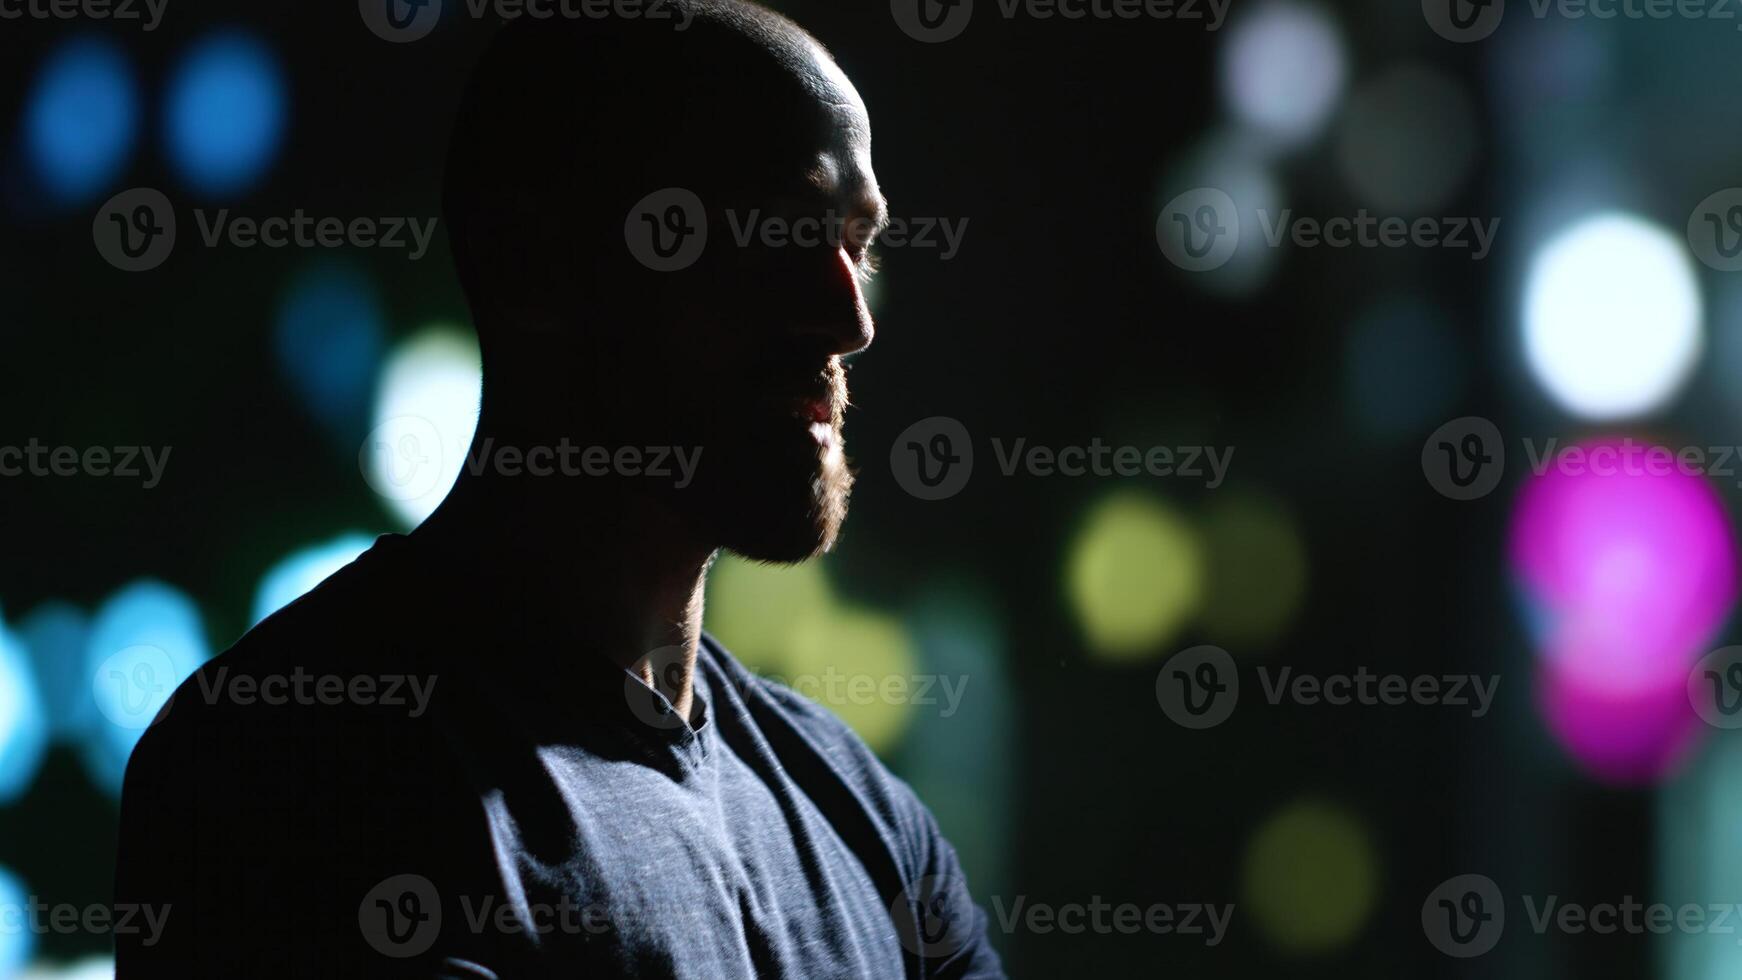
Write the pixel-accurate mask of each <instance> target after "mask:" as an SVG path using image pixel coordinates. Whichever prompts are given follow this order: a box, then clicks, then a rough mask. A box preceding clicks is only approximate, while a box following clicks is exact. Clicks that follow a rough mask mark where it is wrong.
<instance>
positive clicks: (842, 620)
mask: <svg viewBox="0 0 1742 980" xmlns="http://www.w3.org/2000/svg"><path fill="white" fill-rule="evenodd" d="M783 660H784V669H783V671H782V676H781V679H782V680H783V681H785V682H786V683H787V684H788V685H789V686H791V687H792V688H793V689H794V690H797V691H798V692H799V693H800V694H804V695H806V696H807V697H809V698H811V700H813V701H816V702H817V703H818V704H821V705H824V706H825V707H827V708H829V709H830V710H832V711H833V712H834V713H835V714H836V715H838V716H839V717H840V719H841V720H842V721H844V722H846V723H847V724H848V725H849V726H850V727H851V728H852V729H853V730H854V731H855V732H857V733H858V734H859V737H860V738H862V739H864V740H865V744H866V745H869V746H870V747H871V749H872V750H873V751H875V752H877V753H879V754H883V753H887V752H889V751H890V750H892V749H894V748H895V746H896V745H898V744H899V743H900V741H901V737H902V735H903V734H905V733H906V731H907V726H908V723H909V721H910V720H911V718H912V712H913V699H912V693H913V685H914V683H915V680H914V679H915V677H916V676H917V675H918V673H919V658H918V656H917V655H916V653H915V652H914V645H913V639H912V637H910V636H908V633H907V627H906V626H904V625H903V624H902V622H901V620H900V619H899V618H898V617H895V616H890V615H887V614H884V613H880V612H876V611H874V610H871V609H864V608H857V607H829V606H822V607H812V608H810V609H807V610H806V611H805V614H804V615H803V617H802V618H800V619H799V620H798V622H797V623H795V624H794V626H793V635H792V645H791V646H790V647H789V648H788V650H787V654H786V656H785V657H784V658H783Z"/></svg>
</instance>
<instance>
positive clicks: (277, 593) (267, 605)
mask: <svg viewBox="0 0 1742 980" xmlns="http://www.w3.org/2000/svg"><path fill="white" fill-rule="evenodd" d="M374 543H375V539H374V538H373V537H371V536H370V535H367V534H363V533H361V532H358V531H352V532H350V533H347V534H342V535H340V536H338V537H336V538H334V539H332V540H331V541H324V542H322V543H320V544H314V545H310V546H308V547H306V548H302V549H299V550H297V551H294V552H292V553H291V554H289V555H286V556H285V557H284V558H282V559H280V560H279V562H278V563H277V564H275V565H273V566H272V567H271V568H270V569H268V570H267V572H266V574H265V575H264V576H262V577H261V579H260V586H259V588H257V589H256V590H255V591H254V622H256V623H258V622H260V621H261V620H263V619H265V618H266V617H268V616H270V615H272V614H273V613H275V612H277V611H278V610H280V609H283V608H284V607H285V606H288V605H290V604H291V603H292V602H295V601H296V600H297V599H298V598H300V597H301V596H302V594H303V593H305V592H307V591H308V590H310V589H312V588H314V587H315V586H317V585H319V584H321V582H323V581H325V580H326V578H327V577H328V576H330V575H332V574H333V573H334V572H336V571H338V570H339V569H341V568H344V567H345V566H346V565H349V564H350V563H351V562H352V560H354V559H355V558H356V557H357V556H358V555H361V554H362V553H363V552H365V551H368V550H369V546H370V545H372V544H374Z"/></svg>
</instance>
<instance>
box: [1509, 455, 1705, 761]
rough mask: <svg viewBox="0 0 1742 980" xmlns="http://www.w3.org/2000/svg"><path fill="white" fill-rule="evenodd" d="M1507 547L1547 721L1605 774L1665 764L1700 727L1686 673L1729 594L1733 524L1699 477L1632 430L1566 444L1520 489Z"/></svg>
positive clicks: (1676, 758)
mask: <svg viewBox="0 0 1742 980" xmlns="http://www.w3.org/2000/svg"><path fill="white" fill-rule="evenodd" d="M1510 551H1511V560H1512V564H1513V568H1514V571H1515V573H1516V574H1517V576H1518V579H1519V583H1520V586H1521V589H1522V592H1523V595H1524V600H1525V603H1526V604H1527V606H1528V607H1529V608H1528V619H1529V620H1530V622H1531V625H1532V628H1533V630H1534V632H1535V634H1536V635H1535V637H1534V639H1535V641H1536V644H1537V650H1538V653H1540V654H1541V655H1542V657H1543V663H1542V665H1541V667H1540V669H1539V672H1538V677H1537V685H1538V686H1537V694H1538V698H1537V700H1538V706H1539V708H1540V709H1541V711H1542V713H1543V717H1544V720H1545V722H1546V724H1547V725H1548V727H1549V730H1550V731H1551V732H1553V733H1554V735H1555V737H1556V739H1557V740H1558V741H1560V743H1561V744H1562V745H1563V746H1564V747H1565V748H1566V749H1567V750H1568V751H1569V752H1570V753H1571V754H1572V755H1573V756H1574V758H1576V759H1577V760H1578V761H1579V762H1580V763H1581V764H1582V765H1583V766H1584V767H1585V768H1586V769H1587V770H1589V771H1590V772H1592V773H1593V774H1594V775H1596V776H1598V777H1599V778H1601V779H1604V780H1605V781H1610V782H1621V783H1638V782H1643V781H1649V780H1651V779H1655V778H1659V777H1661V776H1662V775H1664V774H1666V773H1667V772H1668V771H1670V770H1671V769H1673V768H1674V766H1675V764H1676V763H1677V762H1678V761H1679V760H1680V759H1681V758H1683V757H1684V756H1685V754H1686V752H1687V750H1688V748H1689V747H1690V746H1691V745H1692V743H1693V740H1694V739H1695V738H1696V737H1697V735H1698V734H1699V732H1700V730H1701V729H1700V723H1699V719H1698V718H1697V716H1695V715H1694V713H1693V711H1692V708H1691V706H1690V705H1689V704H1688V701H1687V697H1686V694H1685V691H1686V683H1687V676H1688V671H1689V670H1690V669H1691V668H1692V667H1693V665H1694V663H1695V662H1696V661H1697V660H1698V659H1699V657H1700V656H1701V654H1703V653H1704V652H1705V651H1706V646H1707V645H1708V644H1709V643H1710V642H1711V641H1712V639H1713V637H1714V636H1715V634H1716V633H1717V631H1718V629H1719V627H1721V626H1722V625H1723V623H1724V620H1725V619H1726V618H1727V617H1728V615H1729V613H1730V609H1731V607H1732V606H1733V605H1734V604H1735V601H1736V593H1737V556H1736V548H1735V543H1734V541H1733V538H1732V534H1731V528H1730V521H1729V518H1728V517H1727V515H1726V514H1725V512H1724V507H1723V504H1722V502H1721V501H1720V500H1719V499H1718V495H1717V494H1716V492H1714V491H1713V489H1712V487H1711V486H1710V485H1709V484H1708V483H1707V482H1706V479H1705V477H1704V476H1702V475H1701V474H1699V473H1698V472H1695V471H1694V470H1693V469H1692V468H1691V467H1689V466H1686V465H1681V464H1678V462H1677V460H1676V458H1675V456H1674V454H1673V453H1672V452H1671V451H1670V450H1667V449H1664V448H1663V447H1654V446H1650V445H1649V444H1646V443H1641V442H1638V441H1635V440H1633V439H1623V438H1613V439H1603V440H1596V441H1591V442H1585V443H1581V444H1578V445H1576V446H1569V447H1566V448H1565V449H1563V450H1561V451H1560V452H1559V453H1557V454H1556V456H1555V457H1554V459H1553V461H1552V462H1551V463H1550V465H1549V466H1548V467H1547V468H1546V469H1545V470H1544V471H1543V472H1541V473H1539V474H1537V475H1535V476H1533V477H1532V478H1531V479H1530V481H1529V482H1528V483H1527V484H1526V485H1525V488H1524V491H1523V493H1522V494H1521V495H1520V498H1519V501H1518V506H1517V509H1516V511H1515V512H1514V515H1513V523H1512V532H1511V548H1510Z"/></svg>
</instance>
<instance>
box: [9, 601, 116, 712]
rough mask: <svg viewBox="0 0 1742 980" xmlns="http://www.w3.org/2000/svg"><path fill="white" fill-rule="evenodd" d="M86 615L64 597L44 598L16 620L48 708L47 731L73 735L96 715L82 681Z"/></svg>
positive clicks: (45, 707) (88, 633) (88, 629)
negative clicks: (54, 599) (43, 601)
mask: <svg viewBox="0 0 1742 980" xmlns="http://www.w3.org/2000/svg"><path fill="white" fill-rule="evenodd" d="M89 635H90V621H89V620H88V619H86V617H85V614H84V613H83V612H82V611H81V610H80V609H79V608H78V607H77V606H74V605H73V604H71V603H68V602H45V603H43V604H42V605H40V606H37V607H36V608H35V609H32V610H31V611H30V614H29V615H27V616H25V617H24V618H23V619H21V620H19V621H18V637H19V639H20V640H21V641H22V642H23V644H24V650H25V654H26V655H27V656H28V657H29V658H30V666H31V668H32V669H33V670H34V671H35V672H36V683H37V686H38V688H39V689H40V690H41V691H42V703H43V708H44V710H45V711H46V713H47V714H48V724H49V734H50V735H52V736H53V737H55V738H65V739H77V738H78V737H79V736H80V735H82V734H83V733H85V732H87V731H89V729H90V726H91V724H92V722H93V721H94V720H95V719H96V717H97V708H96V705H94V704H92V703H91V692H90V686H89V685H88V684H87V683H85V641H86V639H87V638H88V637H89Z"/></svg>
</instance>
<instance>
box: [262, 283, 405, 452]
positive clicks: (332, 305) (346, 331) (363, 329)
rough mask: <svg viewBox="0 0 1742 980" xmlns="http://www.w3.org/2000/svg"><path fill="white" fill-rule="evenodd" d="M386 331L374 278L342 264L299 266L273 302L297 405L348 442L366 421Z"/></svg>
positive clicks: (281, 362) (281, 355)
mask: <svg viewBox="0 0 1742 980" xmlns="http://www.w3.org/2000/svg"><path fill="white" fill-rule="evenodd" d="M386 332H387V330H386V317H385V315H384V314H383V313H382V309H381V298H380V296H379V295H377V293H376V290H375V287H374V284H373V283H371V282H370V281H369V279H368V278H367V277H366V276H364V275H363V273H362V272H361V271H359V270H357V269H356V268H354V267H352V266H349V265H338V264H325V263H323V264H320V265H317V266H313V267H310V268H307V269H305V270H303V271H302V272H301V273H300V274H299V275H298V276H297V277H296V279H295V280H294V281H293V282H292V283H291V285H290V288H289V289H288V290H287V291H286V294H285V297H284V300H283V302H282V303H281V304H280V306H279V308H278V322H277V328H276V330H275V331H274V334H273V341H274V345H275V347H276V349H277V354H278V366H279V369H280V371H281V372H282V373H283V375H284V378H285V380H286V381H287V382H289V384H290V386H291V387H292V388H293V389H294V390H295V391H296V393H297V395H298V396H300V398H299V400H300V401H301V403H302V405H303V406H304V407H305V408H306V409H308V411H309V412H310V413H311V414H312V415H313V416H314V417H315V418H316V419H317V420H319V421H320V423H321V424H322V425H323V426H325V427H326V428H327V430H328V431H329V432H331V433H332V434H333V435H334V436H335V437H337V438H339V439H341V440H342V441H343V442H345V443H347V444H351V445H355V443H356V441H357V439H359V438H361V437H362V435H363V432H364V430H365V428H366V427H367V420H368V418H369V408H370V399H371V398H372V396H373V394H374V384H375V377H376V374H377V373H378V372H379V371H380V369H381V356H382V349H383V347H384V346H385V343H386V341H385V336H386Z"/></svg>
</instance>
